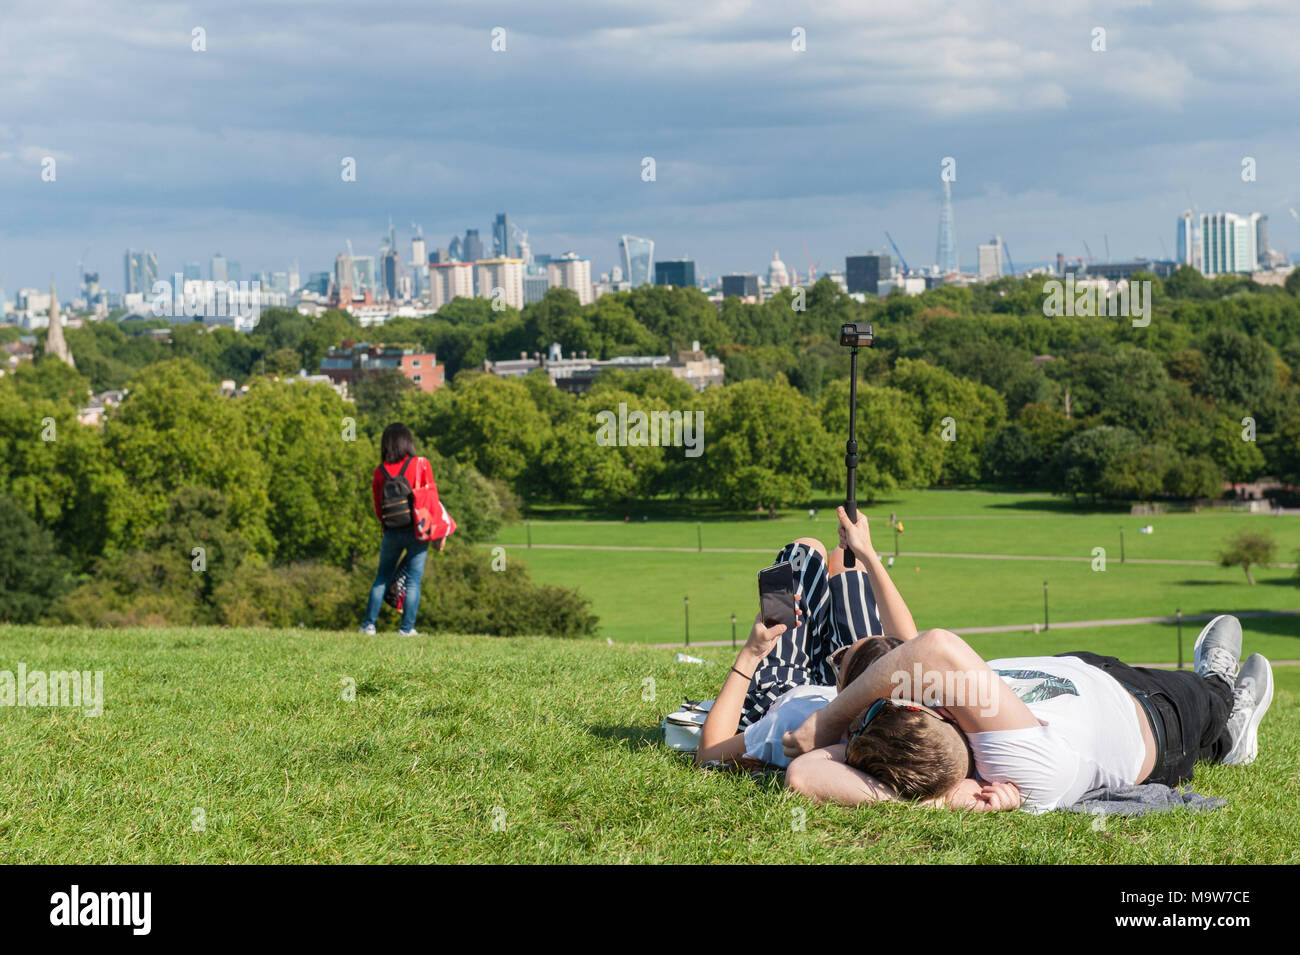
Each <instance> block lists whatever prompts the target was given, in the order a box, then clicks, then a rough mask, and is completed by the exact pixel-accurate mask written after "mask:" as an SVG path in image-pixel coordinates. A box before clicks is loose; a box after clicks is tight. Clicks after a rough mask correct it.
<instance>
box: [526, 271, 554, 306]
mask: <svg viewBox="0 0 1300 955" xmlns="http://www.w3.org/2000/svg"><path fill="white" fill-rule="evenodd" d="M550 287H551V280H550V279H548V278H547V277H546V276H545V275H528V274H525V275H524V304H525V305H529V304H531V303H533V302H540V301H541V300H542V299H544V298H546V290H547V289H549V288H550Z"/></svg>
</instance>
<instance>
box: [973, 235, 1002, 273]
mask: <svg viewBox="0 0 1300 955" xmlns="http://www.w3.org/2000/svg"><path fill="white" fill-rule="evenodd" d="M979 266H980V278H981V279H983V280H984V281H988V280H989V279H996V278H1001V277H1002V236H1000V235H995V236H994V237H993V238H992V239H990V240H989V242H988V244H987V245H981V246H980V247H979Z"/></svg>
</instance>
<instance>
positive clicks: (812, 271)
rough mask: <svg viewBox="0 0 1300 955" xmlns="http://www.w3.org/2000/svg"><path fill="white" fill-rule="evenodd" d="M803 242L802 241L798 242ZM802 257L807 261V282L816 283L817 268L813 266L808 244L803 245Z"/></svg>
mask: <svg viewBox="0 0 1300 955" xmlns="http://www.w3.org/2000/svg"><path fill="white" fill-rule="evenodd" d="M800 241H801V242H802V241H803V240H802V239H801V240H800ZM803 257H804V258H805V259H807V260H808V281H809V283H812V282H816V281H817V266H815V265H813V260H812V253H810V252H809V251H808V243H807V242H804V243H803Z"/></svg>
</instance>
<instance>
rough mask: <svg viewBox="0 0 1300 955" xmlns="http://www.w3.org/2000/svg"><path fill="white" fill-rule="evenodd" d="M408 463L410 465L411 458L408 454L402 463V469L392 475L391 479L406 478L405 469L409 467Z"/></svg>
mask: <svg viewBox="0 0 1300 955" xmlns="http://www.w3.org/2000/svg"><path fill="white" fill-rule="evenodd" d="M410 463H411V456H410V455H409V454H408V455H407V456H406V460H405V461H403V462H402V469H401V470H400V471H398V472H397V473H396V474H394V475H393V477H406V469H407V467H408V466H409V465H410Z"/></svg>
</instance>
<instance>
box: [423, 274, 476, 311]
mask: <svg viewBox="0 0 1300 955" xmlns="http://www.w3.org/2000/svg"><path fill="white" fill-rule="evenodd" d="M473 297H474V266H472V265H470V263H468V262H438V263H435V264H433V265H430V266H429V300H430V304H432V306H433V308H434V310H435V311H437V310H438V309H439V308H441V307H442V306H444V305H446V304H447V303H448V302H450V301H452V300H453V299H457V298H473Z"/></svg>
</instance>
